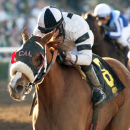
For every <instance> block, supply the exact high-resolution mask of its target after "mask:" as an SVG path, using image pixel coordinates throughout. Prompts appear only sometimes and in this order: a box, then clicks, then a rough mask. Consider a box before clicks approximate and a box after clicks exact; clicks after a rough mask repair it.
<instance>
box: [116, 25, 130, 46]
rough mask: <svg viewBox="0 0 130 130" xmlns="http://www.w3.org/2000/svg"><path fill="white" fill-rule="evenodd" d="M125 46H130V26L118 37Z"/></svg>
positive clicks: (119, 41)
mask: <svg viewBox="0 0 130 130" xmlns="http://www.w3.org/2000/svg"><path fill="white" fill-rule="evenodd" d="M116 40H117V42H118V43H120V44H121V45H122V46H123V47H125V46H130V26H128V27H125V28H124V29H123V30H122V35H121V37H120V38H117V39H116Z"/></svg>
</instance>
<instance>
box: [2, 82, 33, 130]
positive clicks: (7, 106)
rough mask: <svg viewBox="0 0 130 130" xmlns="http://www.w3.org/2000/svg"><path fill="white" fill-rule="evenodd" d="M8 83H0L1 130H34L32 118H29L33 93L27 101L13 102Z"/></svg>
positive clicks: (27, 97)
mask: <svg viewBox="0 0 130 130" xmlns="http://www.w3.org/2000/svg"><path fill="white" fill-rule="evenodd" d="M7 84H8V82H7V81H0V130H32V122H31V120H32V116H29V112H30V108H31V101H32V93H30V94H29V95H27V96H26V100H24V101H21V102H18V101H15V100H13V99H12V98H11V97H10V95H9V92H8V91H7Z"/></svg>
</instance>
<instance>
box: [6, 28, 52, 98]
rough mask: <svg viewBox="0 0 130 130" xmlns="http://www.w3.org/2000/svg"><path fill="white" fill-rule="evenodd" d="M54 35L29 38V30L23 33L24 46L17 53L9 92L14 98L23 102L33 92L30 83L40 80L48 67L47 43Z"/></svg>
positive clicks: (11, 71)
mask: <svg viewBox="0 0 130 130" xmlns="http://www.w3.org/2000/svg"><path fill="white" fill-rule="evenodd" d="M53 34H54V31H53V32H50V33H48V34H46V35H45V36H44V37H42V38H41V37H37V36H32V37H30V38H29V34H28V30H27V29H26V28H25V29H24V30H23V32H22V37H23V45H22V46H21V47H20V48H19V50H17V51H16V53H15V59H16V63H14V64H13V65H12V66H11V69H10V73H11V77H12V79H11V81H10V83H9V85H8V90H9V92H10V95H11V97H12V98H14V99H16V100H23V99H24V97H25V94H28V93H29V92H30V91H31V87H30V83H33V82H34V80H35V81H36V80H39V78H40V77H41V75H42V73H43V72H45V70H46V67H47V61H46V43H48V42H49V41H50V39H51V38H52V36H53ZM41 70H42V71H41Z"/></svg>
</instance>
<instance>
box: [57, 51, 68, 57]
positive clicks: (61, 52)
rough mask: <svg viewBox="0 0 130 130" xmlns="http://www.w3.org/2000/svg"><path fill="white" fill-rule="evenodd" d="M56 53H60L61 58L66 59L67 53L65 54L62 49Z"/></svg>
mask: <svg viewBox="0 0 130 130" xmlns="http://www.w3.org/2000/svg"><path fill="white" fill-rule="evenodd" d="M58 53H59V55H60V56H61V57H62V58H63V59H66V57H67V54H66V53H65V52H64V51H62V50H59V51H58Z"/></svg>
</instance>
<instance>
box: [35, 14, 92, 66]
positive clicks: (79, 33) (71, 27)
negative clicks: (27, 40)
mask: <svg viewBox="0 0 130 130" xmlns="http://www.w3.org/2000/svg"><path fill="white" fill-rule="evenodd" d="M62 14H63V18H64V21H63V28H64V31H65V39H64V43H63V45H64V46H66V48H67V53H70V54H71V58H72V60H73V61H74V62H75V61H76V55H77V57H78V60H77V63H76V64H77V65H87V66H88V65H90V64H91V62H92V46H93V43H94V36H93V33H92V31H91V30H90V28H89V25H88V24H87V22H86V21H85V20H84V19H83V18H82V17H80V16H79V15H75V14H71V13H66V12H63V13H62ZM33 34H34V35H38V36H43V35H44V34H43V33H41V32H40V30H38V28H37V26H36V28H35V29H34V32H33Z"/></svg>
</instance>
